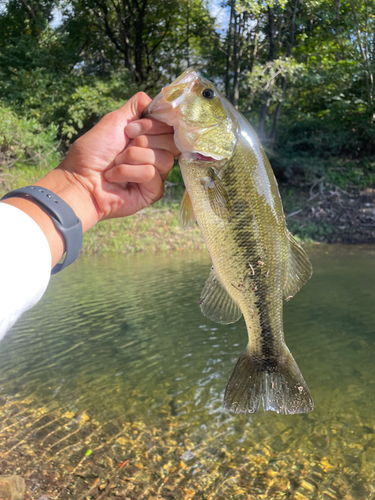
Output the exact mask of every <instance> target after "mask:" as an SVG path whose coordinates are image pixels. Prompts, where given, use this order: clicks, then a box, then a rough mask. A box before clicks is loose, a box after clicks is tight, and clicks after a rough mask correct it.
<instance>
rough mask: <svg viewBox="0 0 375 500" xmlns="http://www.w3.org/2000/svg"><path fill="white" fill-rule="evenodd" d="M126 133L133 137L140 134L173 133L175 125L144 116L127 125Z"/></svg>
mask: <svg viewBox="0 0 375 500" xmlns="http://www.w3.org/2000/svg"><path fill="white" fill-rule="evenodd" d="M125 133H126V135H127V136H128V137H130V138H131V139H134V137H137V136H138V135H142V134H147V135H161V134H172V133H173V127H170V126H169V125H167V124H166V123H163V122H159V121H158V120H153V119H152V118H142V119H141V120H134V121H132V122H131V123H129V124H128V125H127V126H126V127H125Z"/></svg>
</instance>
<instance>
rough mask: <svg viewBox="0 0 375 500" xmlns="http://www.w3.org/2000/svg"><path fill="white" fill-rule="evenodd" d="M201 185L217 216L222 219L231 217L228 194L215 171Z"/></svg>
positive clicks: (203, 179) (204, 178)
mask: <svg viewBox="0 0 375 500" xmlns="http://www.w3.org/2000/svg"><path fill="white" fill-rule="evenodd" d="M201 184H202V186H203V187H204V188H205V189H206V191H207V196H208V199H209V202H210V205H211V208H212V210H213V211H214V212H215V214H216V215H217V216H218V217H220V218H221V219H227V218H228V217H230V213H231V207H230V201H229V196H228V193H227V191H226V189H225V187H224V186H223V184H222V182H221V181H220V179H219V177H218V176H217V175H216V174H215V172H214V171H213V170H211V172H210V175H209V176H207V177H203V178H202V179H201Z"/></svg>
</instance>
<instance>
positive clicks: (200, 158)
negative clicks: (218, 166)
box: [191, 153, 222, 161]
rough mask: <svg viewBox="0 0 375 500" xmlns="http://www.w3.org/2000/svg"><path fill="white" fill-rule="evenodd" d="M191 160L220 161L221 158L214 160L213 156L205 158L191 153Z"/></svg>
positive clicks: (200, 154) (202, 155)
mask: <svg viewBox="0 0 375 500" xmlns="http://www.w3.org/2000/svg"><path fill="white" fill-rule="evenodd" d="M191 159H192V160H197V161H220V160H221V159H222V158H220V159H218V158H214V157H213V156H206V155H204V154H202V153H191Z"/></svg>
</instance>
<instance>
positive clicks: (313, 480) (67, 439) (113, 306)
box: [0, 246, 375, 500]
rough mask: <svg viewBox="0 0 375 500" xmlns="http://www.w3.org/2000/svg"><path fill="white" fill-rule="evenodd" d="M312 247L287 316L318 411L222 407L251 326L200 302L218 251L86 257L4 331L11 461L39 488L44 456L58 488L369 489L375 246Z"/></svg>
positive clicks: (250, 493) (201, 493)
mask: <svg viewBox="0 0 375 500" xmlns="http://www.w3.org/2000/svg"><path fill="white" fill-rule="evenodd" d="M308 253H309V254H310V256H311V260H312V262H313V266H314V276H313V278H312V279H311V280H310V282H309V283H308V284H307V285H306V286H305V287H304V288H303V289H302V290H301V291H300V292H299V293H298V295H296V297H295V298H294V299H293V300H292V301H290V302H289V303H287V304H286V305H285V308H284V310H285V319H284V326H285V336H286V341H287V345H288V346H289V348H290V350H291V351H292V353H293V355H294V357H295V359H296V360H297V362H298V365H299V367H300V369H301V371H302V373H303V375H304V377H305V380H306V381H307V383H308V385H309V387H310V390H311V392H312V395H313V397H314V401H315V411H314V412H313V413H310V414H307V415H293V416H280V415H277V414H274V413H258V414H255V415H232V414H229V413H227V412H225V411H224V410H223V408H222V406H221V403H222V397H223V392H224V389H225V386H226V383H227V381H228V379H229V376H230V374H231V372H232V369H233V366H234V363H235V362H236V360H237V357H238V355H239V353H240V351H241V350H242V349H243V348H244V347H245V345H246V341H247V340H246V330H245V325H244V322H243V320H240V321H239V322H238V323H236V324H234V325H219V324H216V323H213V322H211V321H209V320H208V319H206V318H205V317H204V316H203V315H202V314H201V312H200V309H199V306H198V300H199V295H200V291H201V289H202V288H203V284H204V281H205V279H206V277H207V276H208V272H209V268H210V261H209V258H208V256H207V254H206V253H204V252H195V253H188V254H186V253H179V252H178V253H174V254H169V255H162V254H156V255H152V256H150V255H144V256H143V255H142V256H131V257H116V258H113V257H112V258H104V257H101V258H90V259H87V260H84V259H81V260H80V261H79V262H78V263H76V264H75V265H73V266H71V267H70V268H69V269H67V270H66V271H64V272H63V273H61V274H60V275H57V276H56V277H54V278H52V280H51V284H50V288H49V291H48V293H47V294H46V296H45V297H44V298H43V299H42V301H41V303H40V304H39V305H38V306H37V307H36V308H34V309H33V310H32V311H30V312H29V313H27V314H26V315H24V317H23V318H21V320H20V321H19V323H18V324H17V325H16V326H15V327H14V328H13V329H12V331H11V332H10V334H9V335H8V336H7V337H6V338H5V340H4V341H3V342H2V344H0V411H1V412H2V415H3V419H2V422H1V424H0V439H1V440H2V441H1V445H0V446H1V449H2V450H3V451H2V452H0V460H1V458H2V455H3V458H4V457H5V458H4V460H7V461H8V462H7V467H8V469H9V470H10V471H11V472H12V471H13V472H14V470H12V465H11V464H17V465H19V466H20V468H21V471H23V472H24V476H26V477H28V478H29V482H28V484H29V491H30V498H35V499H37V498H38V499H39V498H44V497H42V490H43V487H42V486H41V483H40V482H38V481H39V480H37V478H36V476H35V474H36V473H35V471H37V470H38V471H40V473H42V472H43V466H44V467H45V466H46V464H49V466H50V467H52V469H53V470H54V475H53V476H51V477H50V479H49V483H50V484H49V487H50V490H49V491H50V496H48V495H47V496H46V498H72V495H73V498H80V495H82V498H86V497H87V496H89V497H90V498H97V497H98V496H99V495H101V494H103V492H105V491H107V490H108V493H107V496H106V498H112V497H113V498H115V497H116V496H115V492H116V491H117V492H118V494H119V495H121V494H123V495H125V496H123V497H122V498H125V497H128V498H141V495H145V496H144V498H150V499H152V498H155V499H156V498H193V499H198V498H199V499H203V498H207V499H208V498H212V499H228V498H238V499H241V498H244V499H250V498H272V499H274V498H275V499H276V498H296V499H301V500H303V499H304V498H324V499H329V498H345V499H347V500H349V499H363V498H372V495H374V494H375V476H374V466H375V434H374V431H375V396H374V389H375V367H374V363H373V357H374V352H375V349H374V343H375V333H374V325H375V308H374V290H375V282H374V277H375V249H374V248H370V247H367V248H358V247H339V246H319V247H313V248H310V249H308ZM86 453H87V454H86ZM85 454H86V455H85ZM40 458H43V460H42V461H41V460H40ZM126 460H129V462H127V463H126V464H125V465H122V464H124V462H125V461H126ZM3 463H6V462H3ZM99 464H102V465H100V466H99ZM116 465H117V467H116ZM121 465H122V466H121ZM28 467H29V468H28ZM98 467H99V469H100V470H99V469H98ZM26 469H27V470H26ZM32 471H33V472H32ZM90 471H91V472H90ZM43 473H45V471H44V472H43ZM67 473H70V475H69V474H67ZM33 474H34V476H33ZM90 474H91V476H90ZM98 481H99V482H98ZM100 481H102V483H100ZM103 481H104V482H103ZM106 481H107V482H106ZM108 481H109V484H107V483H108ZM101 484H102V486H103V488H104V489H102V490H101V489H100V488H99V486H100V485H101ZM114 485H115V486H116V488H117V490H116V488H115V486H114ZM112 486H113V488H112ZM105 488H107V489H105ZM43 492H44V490H43ZM85 495H86V496H85ZM101 498H104V497H101Z"/></svg>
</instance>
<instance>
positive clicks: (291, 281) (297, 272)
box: [284, 230, 312, 300]
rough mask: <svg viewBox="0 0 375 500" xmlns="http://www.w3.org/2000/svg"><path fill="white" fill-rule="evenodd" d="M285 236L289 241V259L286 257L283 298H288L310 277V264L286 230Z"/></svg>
mask: <svg viewBox="0 0 375 500" xmlns="http://www.w3.org/2000/svg"><path fill="white" fill-rule="evenodd" d="M286 237H287V238H288V241H289V259H287V268H286V281H285V285H284V299H285V300H289V299H291V298H292V297H293V296H294V295H295V294H296V293H297V292H298V291H299V290H300V288H301V287H302V286H303V285H304V284H305V283H306V281H308V280H309V279H310V278H311V275H312V266H311V262H310V261H309V258H308V256H307V255H306V252H305V250H304V249H303V248H302V247H301V245H299V244H298V243H297V241H296V240H295V238H294V237H293V236H292V235H291V234H290V232H289V231H288V230H286Z"/></svg>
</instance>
